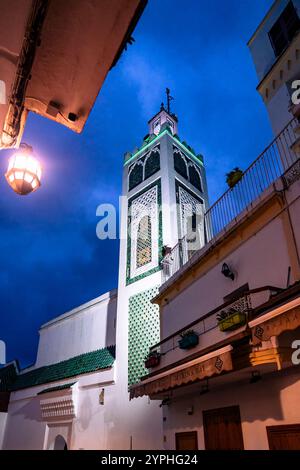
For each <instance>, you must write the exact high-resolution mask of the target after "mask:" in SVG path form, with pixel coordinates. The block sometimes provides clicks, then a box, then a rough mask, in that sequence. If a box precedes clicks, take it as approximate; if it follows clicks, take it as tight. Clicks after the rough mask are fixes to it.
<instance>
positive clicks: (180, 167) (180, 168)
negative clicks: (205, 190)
mask: <svg viewBox="0 0 300 470" xmlns="http://www.w3.org/2000/svg"><path fill="white" fill-rule="evenodd" d="M174 168H175V170H176V171H177V173H179V174H180V175H181V176H183V178H185V179H186V180H187V179H188V175H187V167H186V163H185V161H184V159H183V157H182V156H181V155H180V153H178V152H175V153H174Z"/></svg>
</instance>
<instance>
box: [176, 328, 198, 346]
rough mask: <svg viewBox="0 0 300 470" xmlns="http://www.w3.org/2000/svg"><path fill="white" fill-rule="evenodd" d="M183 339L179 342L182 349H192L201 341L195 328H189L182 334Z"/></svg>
mask: <svg viewBox="0 0 300 470" xmlns="http://www.w3.org/2000/svg"><path fill="white" fill-rule="evenodd" d="M180 337H181V339H180V340H179V342H178V344H179V347H180V349H191V348H194V347H195V346H197V344H198V343H199V336H198V335H197V333H195V331H194V330H187V331H184V332H183V333H181V334H180Z"/></svg>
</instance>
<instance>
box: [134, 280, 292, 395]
mask: <svg viewBox="0 0 300 470" xmlns="http://www.w3.org/2000/svg"><path fill="white" fill-rule="evenodd" d="M232 312H235V313H239V315H238V317H237V319H236V320H237V321H231V322H230V321H228V322H227V326H226V327H225V328H223V326H224V325H223V326H222V323H221V322H222V321H223V320H222V319H225V320H226V319H227V320H229V319H230V316H231V315H232ZM227 314H229V315H227ZM299 327H300V283H299V282H297V283H295V284H294V285H293V286H291V287H289V288H287V289H279V288H276V287H270V286H264V287H260V288H257V289H253V290H249V291H247V292H244V294H243V295H240V296H239V297H238V298H235V299H234V300H233V299H232V300H230V301H228V302H226V303H224V304H223V305H220V306H219V307H218V308H216V309H214V310H213V311H211V312H208V313H207V314H204V315H202V316H201V317H200V318H198V319H197V320H195V321H194V322H193V323H190V324H189V325H186V326H185V328H184V329H181V330H179V331H176V332H174V333H173V334H172V335H170V336H168V337H167V338H164V339H163V340H162V341H160V342H159V343H157V344H155V345H154V346H152V347H151V348H150V351H156V352H157V354H159V355H160V361H159V363H158V364H156V365H155V366H154V367H152V368H151V370H150V371H149V372H150V373H149V374H148V375H146V376H144V377H142V378H141V381H140V382H138V383H137V384H134V385H132V386H131V387H130V397H131V398H138V397H141V396H144V395H148V396H149V397H150V398H151V399H158V400H162V399H166V398H167V397H169V396H170V395H169V394H170V393H173V392H174V391H175V390H176V389H178V388H180V387H185V386H187V385H189V386H192V387H193V385H194V384H195V386H196V387H197V388H196V389H194V390H196V391H197V392H196V393H200V394H201V393H202V391H203V393H206V391H208V382H209V384H210V386H211V385H213V387H215V386H222V385H224V384H229V383H232V382H238V381H241V380H246V381H249V380H250V383H254V382H251V381H255V380H257V379H259V378H260V376H261V375H264V374H268V373H270V372H271V373H272V372H276V371H280V370H282V369H285V368H289V367H293V363H292V353H293V349H292V348H291V344H292V341H293V340H294V339H295V338H297V333H295V332H296V331H297V328H299ZM186 330H189V331H191V330H192V331H193V334H194V335H195V334H196V335H197V336H198V341H197V342H195V343H194V344H193V347H192V348H189V351H183V350H182V349H181V348H180V341H181V338H182V333H183V332H184V331H186ZM295 335H296V336H295ZM258 367H259V369H257V368H258ZM199 382H200V386H199ZM197 384H198V385H197Z"/></svg>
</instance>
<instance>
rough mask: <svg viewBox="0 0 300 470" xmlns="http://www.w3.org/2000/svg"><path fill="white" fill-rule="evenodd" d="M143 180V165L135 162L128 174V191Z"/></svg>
mask: <svg viewBox="0 0 300 470" xmlns="http://www.w3.org/2000/svg"><path fill="white" fill-rule="evenodd" d="M142 181H143V165H142V164H140V163H137V164H136V165H135V166H134V167H133V168H132V170H131V172H130V175H129V191H130V190H131V189H133V188H135V187H136V186H137V185H138V184H140V183H141V182H142Z"/></svg>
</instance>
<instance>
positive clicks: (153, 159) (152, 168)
mask: <svg viewBox="0 0 300 470" xmlns="http://www.w3.org/2000/svg"><path fill="white" fill-rule="evenodd" d="M159 170H160V159H159V151H158V150H153V151H152V152H151V153H150V155H149V157H148V158H147V160H146V162H145V180H146V179H147V178H149V177H150V176H152V175H154V173H156V172H157V171H159Z"/></svg>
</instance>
